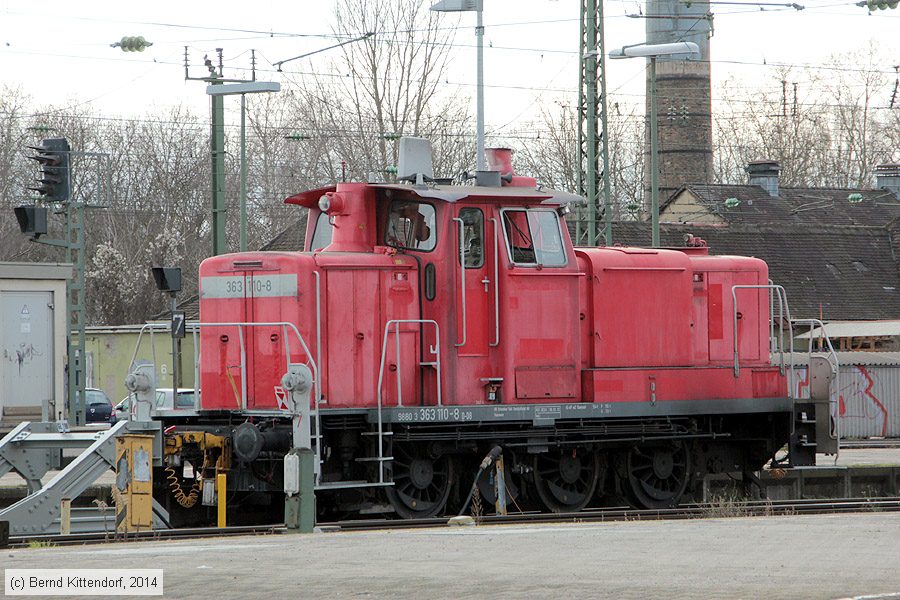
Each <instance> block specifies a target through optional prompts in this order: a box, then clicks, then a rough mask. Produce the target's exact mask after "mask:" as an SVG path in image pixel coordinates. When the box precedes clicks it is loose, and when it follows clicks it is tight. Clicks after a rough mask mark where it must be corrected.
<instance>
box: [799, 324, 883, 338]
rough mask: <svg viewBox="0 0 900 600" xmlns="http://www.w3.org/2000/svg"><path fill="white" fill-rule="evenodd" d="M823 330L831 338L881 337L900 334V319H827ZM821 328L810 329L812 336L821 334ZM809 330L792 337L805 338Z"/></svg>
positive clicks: (808, 335) (808, 334)
mask: <svg viewBox="0 0 900 600" xmlns="http://www.w3.org/2000/svg"><path fill="white" fill-rule="evenodd" d="M825 332H826V333H827V334H828V337H829V338H831V339H835V338H848V337H881V336H892V335H900V321H828V322H827V323H825ZM821 335H822V333H821V328H819V327H816V328H814V329H813V330H812V337H813V338H817V337H819V336H821ZM809 337H810V332H809V331H806V332H804V333H801V334H800V335H798V336H795V338H794V339H799V340H807V339H809Z"/></svg>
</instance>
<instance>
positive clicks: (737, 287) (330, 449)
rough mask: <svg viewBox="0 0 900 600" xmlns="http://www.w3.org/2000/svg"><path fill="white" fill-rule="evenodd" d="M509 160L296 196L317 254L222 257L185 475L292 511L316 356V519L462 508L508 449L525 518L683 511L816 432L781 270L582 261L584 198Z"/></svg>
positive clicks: (608, 255)
mask: <svg viewBox="0 0 900 600" xmlns="http://www.w3.org/2000/svg"><path fill="white" fill-rule="evenodd" d="M419 158H421V157H419ZM429 160H430V159H429ZM429 160H426V161H425V164H426V165H427V163H428V161H429ZM489 162H490V164H491V165H492V167H493V169H494V170H493V171H491V172H485V173H480V174H479V181H478V183H479V185H474V186H454V185H436V184H434V183H432V182H430V181H429V180H428V177H427V176H429V175H430V173H429V172H427V171H428V168H427V166H426V167H425V168H423V169H421V171H426V172H425V173H423V172H421V171H420V172H418V173H416V172H412V171H411V172H410V173H404V172H403V168H402V163H403V159H402V158H401V175H403V174H406V175H409V176H410V178H411V179H412V181H411V182H410V183H397V184H392V183H339V184H337V185H336V186H333V187H329V188H325V189H319V190H313V191H309V192H303V193H300V194H297V195H295V196H292V197H290V198H288V199H287V200H286V202H287V203H290V204H296V205H298V206H302V207H304V208H306V209H307V210H308V211H309V218H308V224H307V230H306V238H305V239H306V243H305V248H304V249H303V251H297V252H245V253H240V254H228V255H222V256H216V257H212V258H209V259H207V260H205V261H204V262H203V264H202V266H201V268H200V316H201V322H203V323H204V324H207V325H208V324H215V323H219V324H221V326H205V327H203V328H202V329H201V336H200V339H201V342H200V346H201V351H200V383H201V389H202V409H201V410H200V411H198V414H197V416H195V417H192V418H190V419H186V420H183V421H182V422H180V423H178V424H177V426H176V427H174V428H170V430H169V435H170V436H171V435H180V436H181V439H180V440H179V441H178V442H177V443H175V442H173V441H172V440H169V441H168V442H167V444H168V449H167V457H168V460H169V463H170V464H181V458H182V457H179V458H178V459H176V460H174V461H173V459H172V457H173V456H178V455H179V454H181V455H183V458H184V459H185V460H186V461H189V462H193V464H199V463H200V462H201V461H202V462H203V467H202V469H206V470H208V469H211V468H212V465H213V463H214V462H215V461H217V463H216V464H217V468H219V469H227V470H228V472H229V478H228V485H229V489H230V490H231V491H232V492H233V498H234V499H235V500H234V501H236V502H239V503H241V504H242V506H243V507H244V508H246V509H247V510H249V509H250V507H251V506H252V505H256V506H258V507H261V510H263V511H269V512H268V513H267V514H269V515H270V516H276V513H277V512H278V511H280V510H281V509H282V505H281V502H280V500H276V499H280V498H282V497H283V496H282V495H281V494H282V477H283V474H282V469H281V462H282V460H283V457H284V455H285V453H286V452H288V451H289V450H290V447H291V422H290V419H289V418H286V417H285V412H284V408H285V391H284V390H283V389H282V387H281V381H282V376H283V375H284V373H285V365H286V364H289V363H296V362H301V363H307V364H313V365H314V367H315V368H314V372H315V373H316V379H317V381H316V386H315V390H314V391H313V394H312V397H311V409H312V413H311V417H310V418H311V421H312V445H313V447H314V450H315V456H316V461H315V474H316V475H315V477H316V491H317V501H318V509H319V512H320V513H321V512H324V511H336V512H337V511H339V512H341V513H348V512H355V513H383V512H393V513H396V514H398V515H400V516H402V517H424V516H433V515H437V514H443V513H445V512H447V511H453V510H455V509H456V508H457V507H458V506H459V503H460V499H461V498H462V497H464V496H465V492H466V491H467V490H468V488H469V487H470V486H471V484H472V482H473V477H474V475H475V472H476V470H477V465H478V463H479V462H480V459H481V457H482V456H483V455H484V454H485V452H487V451H488V450H489V449H491V448H492V447H494V446H500V447H501V448H502V450H503V453H504V457H505V461H504V462H505V469H506V480H507V485H508V491H509V494H510V496H511V497H512V499H513V500H514V501H515V502H516V503H517V504H519V505H520V506H524V505H525V503H527V504H528V505H529V506H540V507H543V508H544V509H547V510H553V511H574V510H579V509H581V508H583V507H585V506H586V505H587V504H588V503H589V502H592V501H594V500H597V501H599V499H601V498H603V497H616V498H625V499H627V500H629V501H630V502H632V503H633V504H634V505H635V506H639V507H664V506H671V505H673V504H676V503H677V502H678V501H679V499H680V498H682V496H683V495H684V493H685V491H686V490H687V489H688V487H689V485H690V484H691V482H693V481H698V480H699V479H700V478H701V477H702V476H703V475H704V474H706V473H716V472H735V471H736V472H744V473H750V472H752V471H756V470H759V469H760V468H762V466H763V465H764V464H765V463H766V462H767V461H768V460H769V459H771V458H772V457H773V456H774V454H775V452H776V451H777V450H779V449H780V448H782V447H783V446H784V445H785V444H786V443H788V442H789V438H790V437H791V436H792V434H793V435H794V436H796V435H797V433H796V431H795V429H796V427H795V420H796V419H797V408H796V406H795V403H794V400H792V399H791V398H790V397H789V394H788V385H787V382H786V379H785V370H784V369H783V368H780V367H779V366H777V365H774V364H773V362H772V360H770V343H771V339H770V334H771V332H772V330H771V329H770V319H771V315H770V304H771V303H770V287H769V286H768V283H769V282H768V271H767V267H766V264H765V263H764V262H763V261H761V260H758V259H755V258H747V257H738V256H711V255H709V254H708V252H707V248H706V247H703V246H695V247H686V248H678V249H646V248H630V247H598V248H575V247H573V245H572V241H571V239H570V237H569V234H568V230H567V227H566V222H565V220H564V218H563V215H564V214H565V213H566V212H568V207H569V205H570V204H572V203H573V202H581V201H583V200H582V199H581V198H579V197H577V196H572V195H570V194H567V193H562V192H557V191H553V190H549V189H543V188H542V187H540V186H539V185H537V184H536V182H535V180H534V179H531V178H528V177H521V176H516V175H515V174H513V173H512V168H511V161H510V157H509V152H508V151H506V152H504V151H500V150H495V151H491V153H490V158H489ZM423 175H426V176H424V177H423ZM287 324H290V325H291V327H289V326H288V325H287ZM191 432H202V433H204V434H209V435H218V436H221V438H222V439H224V440H225V443H224V444H219V446H220V448H219V450H217V452H220V453H221V455H219V457H218V458H216V457H211V456H210V452H211V450H210V448H211V447H213V446H215V444H212V443H211V442H209V439H207V441H206V442H202V441H200V440H202V436H201V437H198V436H197V435H193V437H192V436H191V435H188V434H190V433H191ZM210 439H211V438H210ZM804 441H805V442H809V441H811V440H810V439H808V438H804ZM204 443H205V444H206V447H203V444H204ZM807 445H811V444H807ZM176 446H177V447H176ZM796 446H798V447H799V444H798V445H796ZM201 454H202V455H203V456H202V457H201V456H200V455H201ZM812 456H814V455H812ZM809 457H810V455H808V454H807V455H805V456H795V457H792V458H793V461H794V463H795V464H796V463H797V461H804V460H805V461H808V460H809ZM200 472H201V473H202V472H203V471H202V470H201V471H200ZM182 483H183V482H182ZM482 490H483V494H484V495H485V496H487V497H489V498H490V496H491V494H492V493H493V492H492V489H491V488H490V486H488V485H482ZM179 491H180V490H179ZM194 491H195V495H196V492H197V488H196V487H195V490H194ZM183 496H184V494H183V493H182V500H183V499H184V498H183ZM168 497H169V498H170V502H168V504H169V505H170V508H173V507H174V505H173V503H172V502H171V499H172V496H171V494H169V495H168ZM230 501H231V500H230ZM179 503H180V504H181V505H182V506H185V505H186V504H190V503H189V502H188V503H185V502H183V501H179ZM266 507H269V508H266ZM174 508H177V507H174ZM184 510H185V511H188V512H186V513H185V514H188V513H189V511H190V510H191V509H184ZM276 518H277V517H276Z"/></svg>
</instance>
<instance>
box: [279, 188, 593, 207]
mask: <svg viewBox="0 0 900 600" xmlns="http://www.w3.org/2000/svg"><path fill="white" fill-rule="evenodd" d="M369 185H370V186H371V187H373V188H376V189H380V190H390V191H393V192H400V193H401V194H402V195H406V196H416V197H418V198H425V199H429V200H439V201H443V202H448V203H453V202H459V201H461V200H474V199H479V200H495V201H497V202H498V203H499V204H504V203H510V204H512V203H514V201H515V200H519V201H524V202H537V203H540V204H544V205H549V206H565V205H567V204H586V200H585V199H584V198H583V197H581V196H578V195H576V194H570V193H569V192H564V191H561V190H553V189H550V188H544V187H541V186H537V187H519V186H504V187H487V186H462V185H413V184H403V183H371V184H369ZM336 189H337V186H328V187H323V188H319V189H315V190H308V191H305V192H300V193H299V194H295V195H293V196H290V197H288V198H285V200H284V202H285V204H298V205H300V206H305V207H307V208H313V207H314V206H316V205H317V203H318V202H319V198H321V197H322V195H323V194H325V193H327V192H334V191H335V190H336Z"/></svg>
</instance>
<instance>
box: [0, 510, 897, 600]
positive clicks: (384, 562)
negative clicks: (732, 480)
mask: <svg viewBox="0 0 900 600" xmlns="http://www.w3.org/2000/svg"><path fill="white" fill-rule="evenodd" d="M898 539H900V514H898V513H867V514H848V515H828V516H803V517H770V518H740V519H738V518H736V519H703V520H690V521H658V522H631V523H601V524H573V525H545V526H540V525H535V526H521V525H509V526H481V527H466V528H446V529H431V530H411V531H384V532H347V533H317V534H312V535H280V536H256V537H241V538H220V539H215V540H202V541H187V540H184V541H173V542H144V543H130V544H121V545H116V546H110V545H102V546H86V547H85V546H83V547H75V548H46V549H21V550H5V551H0V566H2V567H3V568H44V567H46V568H51V567H53V568H99V569H102V570H105V571H108V570H111V569H116V568H122V569H128V568H162V569H164V579H165V596H166V597H169V598H220V599H221V598H414V599H416V600H420V599H432V598H454V599H456V598H478V599H482V598H636V599H637V598H639V599H641V600H644V599H647V598H666V599H683V598H703V599H709V598H729V599H739V598H753V599H757V598H780V599H781V598H783V599H793V598H796V599H804V600H808V599H820V598H821V599H836V598H847V597H857V596H862V595H867V596H875V597H878V598H885V599H886V598H892V599H900V569H898V568H897V567H898V565H900V544H898V543H897V540H898Z"/></svg>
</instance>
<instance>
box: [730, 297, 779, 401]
mask: <svg viewBox="0 0 900 600" xmlns="http://www.w3.org/2000/svg"><path fill="white" fill-rule="evenodd" d="M737 290H769V295H770V297H771V295H772V293H773V292H774V294H775V297H777V298H778V329H779V336H780V342H779V344H778V345H779V348H780V351H779V354H780V355H781V360H780V365H779V367H780V369H781V374H782V375H784V369H785V361H784V318H785V317H787V322H788V325H789V326H790V323H791V309H790V307H789V306H788V301H787V292H786V291H785V289H784V287H783V286H780V285H773V284H771V283H770V284H767V285H733V286H731V307H732V309H733V310H732V312H733V314H732V323H733V327H734V329H733V333H734V376H735V377H739V376H740V374H741V364H740V342H739V340H738V301H737ZM772 305H773V302H772V301H771V300H770V313H769V318H770V319H774V318H775V315H774V308H773V307H772ZM770 330H771V331H772V333H774V331H775V327H774V323H773V324H772V326H771V327H770ZM790 333H791V334H792V335H791V339H790V341H791V352H790V360H791V369H790V375H789V378H790V388H789V391H788V396H790V397H792V398H793V393H794V392H793V390H794V352H793V343H794V336H793V330H791V331H790ZM769 345H770V346H771V340H770V344H769Z"/></svg>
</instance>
